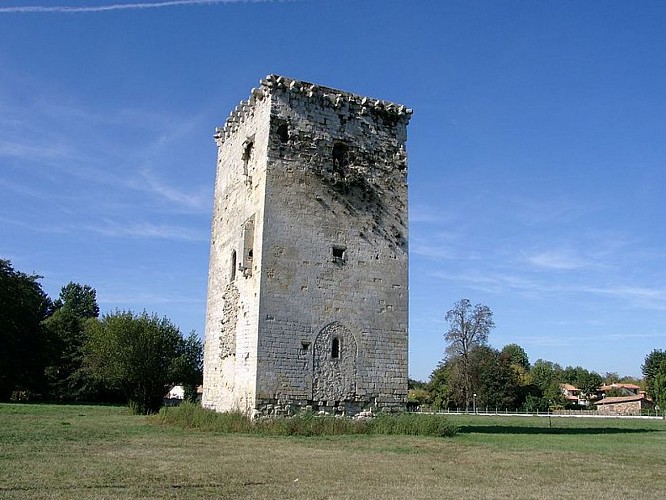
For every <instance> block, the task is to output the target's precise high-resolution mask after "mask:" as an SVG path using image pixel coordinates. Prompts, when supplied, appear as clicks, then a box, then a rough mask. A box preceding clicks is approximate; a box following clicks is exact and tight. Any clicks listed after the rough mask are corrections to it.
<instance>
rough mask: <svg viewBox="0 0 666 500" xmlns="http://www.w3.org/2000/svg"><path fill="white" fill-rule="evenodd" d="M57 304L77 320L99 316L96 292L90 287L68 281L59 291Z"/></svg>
mask: <svg viewBox="0 0 666 500" xmlns="http://www.w3.org/2000/svg"><path fill="white" fill-rule="evenodd" d="M58 302H59V304H58V305H61V306H62V307H63V308H64V309H66V310H68V311H69V312H71V313H72V314H74V315H75V316H76V317H78V318H83V319H87V318H96V317H97V316H99V306H98V305H97V291H96V290H95V289H94V288H93V287H91V286H90V285H80V284H79V283H74V282H72V281H70V282H69V283H68V284H67V285H65V286H64V287H62V289H61V290H60V300H59V301H58Z"/></svg>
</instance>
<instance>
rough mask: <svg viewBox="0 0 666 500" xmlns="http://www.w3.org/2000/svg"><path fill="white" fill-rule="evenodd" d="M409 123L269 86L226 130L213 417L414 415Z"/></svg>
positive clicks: (289, 84)
mask: <svg viewBox="0 0 666 500" xmlns="http://www.w3.org/2000/svg"><path fill="white" fill-rule="evenodd" d="M411 113H412V111H411V110H410V109H407V108H405V107H404V106H401V105H398V104H393V103H391V102H387V101H382V100H378V99H372V98H368V97H363V96H359V95H355V94H351V93H348V92H344V91H341V90H336V89H333V88H329V87H324V86H320V85H315V84H312V83H308V82H303V81H298V80H292V79H290V78H286V77H283V76H277V75H269V76H268V77H266V79H264V80H262V81H261V84H260V87H259V88H257V89H253V90H252V93H251V96H250V99H249V100H248V101H244V102H242V103H241V104H240V105H239V106H238V107H237V108H236V109H235V110H234V111H233V112H232V113H231V115H230V116H229V118H228V119H227V121H226V123H225V125H224V127H223V128H221V129H218V130H217V132H216V135H215V140H216V142H217V146H218V159H217V179H216V185H215V201H214V212H213V226H212V236H211V249H210V268H209V278H208V303H207V319H206V336H205V353H204V390H203V400H202V403H203V405H204V406H206V407H209V408H213V409H215V410H218V411H226V410H242V411H248V412H250V411H252V412H255V413H256V412H258V413H261V414H284V413H291V412H294V411H295V410H297V409H298V408H309V409H313V410H319V411H326V412H331V413H346V414H354V413H357V412H360V411H361V410H363V409H366V408H369V407H375V408H383V409H386V410H394V409H401V408H404V406H405V404H406V400H407V323H408V321H407V320H408V310H407V305H408V303H407V302H408V289H407V287H408V281H407V156H406V150H405V142H406V139H407V135H406V129H407V124H408V122H409V119H410V116H411Z"/></svg>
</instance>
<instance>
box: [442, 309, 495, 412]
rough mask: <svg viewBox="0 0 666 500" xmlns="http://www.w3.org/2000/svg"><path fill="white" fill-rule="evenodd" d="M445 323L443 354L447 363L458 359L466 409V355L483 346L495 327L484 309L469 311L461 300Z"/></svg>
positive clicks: (469, 382) (468, 391)
mask: <svg viewBox="0 0 666 500" xmlns="http://www.w3.org/2000/svg"><path fill="white" fill-rule="evenodd" d="M445 319H446V321H447V322H448V323H449V330H448V331H447V332H446V334H445V336H444V338H445V339H446V341H447V342H448V343H449V345H448V346H447V348H446V353H447V354H448V356H449V358H450V359H451V358H459V359H460V363H459V366H458V370H459V371H460V374H461V376H462V377H461V378H462V380H461V387H460V389H461V391H462V398H463V400H464V402H465V406H466V407H467V406H469V403H470V400H471V395H472V393H473V390H472V379H471V365H470V360H469V354H470V352H471V350H472V349H474V348H475V347H480V346H484V345H486V344H487V342H488V335H489V334H490V330H492V329H493V328H494V327H495V323H494V322H493V313H492V311H491V310H490V308H488V306H485V305H482V304H476V305H475V306H474V307H473V308H472V303H471V302H470V301H469V300H468V299H462V300H460V301H459V302H457V303H456V304H455V305H454V306H453V309H451V310H450V311H448V312H447V313H446V316H445Z"/></svg>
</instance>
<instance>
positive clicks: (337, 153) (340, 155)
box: [332, 142, 350, 175]
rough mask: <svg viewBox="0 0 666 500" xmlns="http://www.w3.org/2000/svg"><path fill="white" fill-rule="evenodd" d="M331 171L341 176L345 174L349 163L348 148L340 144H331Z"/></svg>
mask: <svg viewBox="0 0 666 500" xmlns="http://www.w3.org/2000/svg"><path fill="white" fill-rule="evenodd" d="M332 156H333V170H334V171H335V172H338V173H339V174H341V175H344V174H345V171H346V169H347V166H349V163H350V155H349V146H347V145H346V144H344V143H342V142H336V143H335V144H333V154H332Z"/></svg>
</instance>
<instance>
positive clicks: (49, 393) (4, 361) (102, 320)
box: [0, 259, 203, 413]
mask: <svg viewBox="0 0 666 500" xmlns="http://www.w3.org/2000/svg"><path fill="white" fill-rule="evenodd" d="M40 279H41V276H37V275H34V274H33V275H28V274H25V273H22V272H20V271H18V270H16V269H14V267H13V266H12V264H11V262H10V261H8V260H2V259H0V401H10V400H16V401H36V400H37V401H40V400H41V401H58V402H104V403H118V402H126V403H128V405H129V406H130V408H131V409H132V410H133V411H134V412H136V413H151V412H154V411H157V410H158V409H159V408H160V406H161V404H162V401H163V398H164V395H165V393H166V391H167V389H168V387H169V385H171V384H176V383H179V384H183V385H184V386H185V387H186V391H187V394H188V395H189V396H190V397H193V396H194V394H195V387H196V386H197V385H198V384H201V381H202V370H203V344H202V342H201V341H200V340H199V339H198V337H197V336H196V334H195V333H194V332H191V333H190V334H189V335H187V336H184V335H182V334H181V332H180V330H179V329H178V327H176V326H175V325H174V324H173V323H172V322H171V321H170V320H169V319H168V318H166V317H165V318H160V317H158V316H157V315H155V314H148V313H147V312H145V311H144V312H141V313H134V312H132V311H115V312H111V313H107V314H104V315H102V316H101V317H100V311H99V305H98V304H97V292H96V290H95V289H94V288H92V287H91V286H89V285H81V284H79V283H73V282H70V283H69V284H67V285H65V286H64V287H63V288H62V290H61V291H60V295H59V297H58V298H57V299H55V300H53V299H51V298H50V297H49V296H48V295H47V294H46V293H45V292H44V290H43V289H42V286H41V284H40V283H39V280H40Z"/></svg>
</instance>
